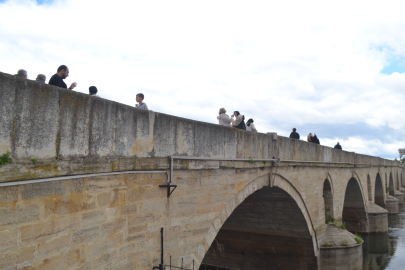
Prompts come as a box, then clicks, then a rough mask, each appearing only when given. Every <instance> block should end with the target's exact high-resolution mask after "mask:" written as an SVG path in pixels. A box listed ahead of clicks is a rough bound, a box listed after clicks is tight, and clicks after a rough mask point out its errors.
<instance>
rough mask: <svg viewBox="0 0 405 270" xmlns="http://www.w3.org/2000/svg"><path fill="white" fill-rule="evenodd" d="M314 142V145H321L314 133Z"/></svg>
mask: <svg viewBox="0 0 405 270" xmlns="http://www.w3.org/2000/svg"><path fill="white" fill-rule="evenodd" d="M312 142H313V143H314V144H320V142H319V139H318V137H317V136H316V134H315V133H314V137H312Z"/></svg>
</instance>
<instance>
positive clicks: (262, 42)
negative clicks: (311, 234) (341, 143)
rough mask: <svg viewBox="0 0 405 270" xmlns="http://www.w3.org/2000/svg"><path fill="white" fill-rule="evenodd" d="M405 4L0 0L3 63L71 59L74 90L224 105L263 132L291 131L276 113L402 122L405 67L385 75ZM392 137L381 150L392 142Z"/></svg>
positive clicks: (202, 108)
mask: <svg viewBox="0 0 405 270" xmlns="http://www.w3.org/2000/svg"><path fill="white" fill-rule="evenodd" d="M394 6H395V8H393V7H394ZM403 7H404V4H403V2H402V1H386V2H384V5H382V4H380V3H377V2H375V3H373V2H370V1H355V2H353V1H341V2H339V4H336V3H334V4H333V3H327V2H325V1H305V2H303V1H284V2H283V1H249V2H242V1H241V2H238V1H203V2H195V1H123V0H116V1H113V2H111V1H95V0H87V1H82V0H81V1H79V0H65V1H61V0H57V1H54V2H53V3H52V4H45V5H37V4H36V2H34V1H30V0H9V1H6V2H5V3H2V4H0V36H1V39H2V41H1V43H0V59H1V67H0V70H1V71H2V72H7V73H11V74H14V73H15V72H16V71H17V70H18V69H19V68H25V69H26V70H28V72H29V76H30V78H34V79H35V77H36V75H37V74H38V73H44V74H46V75H47V77H48V78H50V76H52V74H54V73H55V71H56V68H57V67H58V66H59V65H61V64H66V65H68V66H69V68H70V76H69V77H68V78H67V79H66V82H67V84H70V83H71V82H73V81H76V82H77V83H78V87H77V91H80V92H85V93H86V92H87V91H88V90H87V89H88V87H89V86H91V85H96V86H97V88H98V89H99V91H100V95H101V96H103V97H105V98H108V99H111V100H115V101H118V102H122V103H125V104H128V105H134V102H135V95H136V93H138V92H143V93H144V94H145V96H146V99H145V102H146V103H147V104H148V106H149V108H150V109H153V110H155V111H161V112H164V113H168V114H173V115H178V116H182V117H187V118H191V119H196V120H202V121H208V122H212V123H215V122H216V115H217V112H218V109H219V108H220V107H225V108H227V109H228V111H232V110H239V111H241V112H242V113H244V114H246V116H247V117H252V118H254V119H255V123H257V125H256V126H257V127H258V129H259V131H262V132H267V131H278V132H279V133H283V132H284V133H286V135H287V131H284V130H282V128H281V127H279V126H277V124H276V123H291V126H293V125H303V124H331V123H335V124H336V125H337V126H339V125H344V124H347V123H350V124H352V123H367V124H368V125H370V126H373V127H385V126H388V127H391V128H393V129H397V130H401V131H405V121H402V117H401V116H403V115H404V113H405V108H404V106H403V105H402V104H403V103H404V94H403V86H404V83H405V74H395V73H394V74H392V75H384V74H380V70H381V69H382V68H383V67H384V65H385V64H387V61H388V60H387V59H389V57H390V56H392V54H398V55H403V54H404V52H405V36H404V35H403V33H404V30H405V23H404V22H405V17H404V16H403V14H402V10H403ZM404 133H405V132H404ZM351 136H353V137H357V138H359V139H360V140H361V134H351ZM387 143H389V142H387ZM387 143H386V142H384V143H381V145H378V147H377V148H376V149H377V150H376V152H375V154H376V155H378V153H382V152H383V151H386V150H389V149H391V148H390V147H388V144H387ZM398 144H400V143H398ZM358 145H362V144H358ZM402 146H404V145H402ZM367 147H368V146H367V145H363V146H362V147H358V148H356V149H358V152H360V153H369V152H367V151H369V149H368V148H367ZM394 152H395V153H393V156H395V155H396V150H395V151H394Z"/></svg>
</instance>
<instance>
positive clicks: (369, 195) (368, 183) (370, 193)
mask: <svg viewBox="0 0 405 270" xmlns="http://www.w3.org/2000/svg"><path fill="white" fill-rule="evenodd" d="M367 195H368V200H369V201H372V200H373V191H372V187H371V180H370V175H369V174H367Z"/></svg>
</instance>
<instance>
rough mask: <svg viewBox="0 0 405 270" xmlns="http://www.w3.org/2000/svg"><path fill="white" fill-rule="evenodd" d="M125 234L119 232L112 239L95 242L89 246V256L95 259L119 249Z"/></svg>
mask: <svg viewBox="0 0 405 270" xmlns="http://www.w3.org/2000/svg"><path fill="white" fill-rule="evenodd" d="M123 235H124V234H123V232H118V233H115V234H113V235H111V236H110V237H107V238H103V239H100V240H97V241H94V242H92V243H90V244H89V245H88V256H89V257H94V256H98V255H100V254H103V253H107V252H108V251H110V250H112V249H115V248H118V246H119V245H121V244H122V242H123Z"/></svg>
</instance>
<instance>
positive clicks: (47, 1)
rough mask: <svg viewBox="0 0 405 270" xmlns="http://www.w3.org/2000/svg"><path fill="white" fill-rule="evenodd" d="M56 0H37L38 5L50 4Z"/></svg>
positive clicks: (5, 0)
mask: <svg viewBox="0 0 405 270" xmlns="http://www.w3.org/2000/svg"><path fill="white" fill-rule="evenodd" d="M7 1H8V0H0V3H5V2H7ZM53 1H54V0H36V2H37V3H38V5H43V4H50V3H52V2H53Z"/></svg>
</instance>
